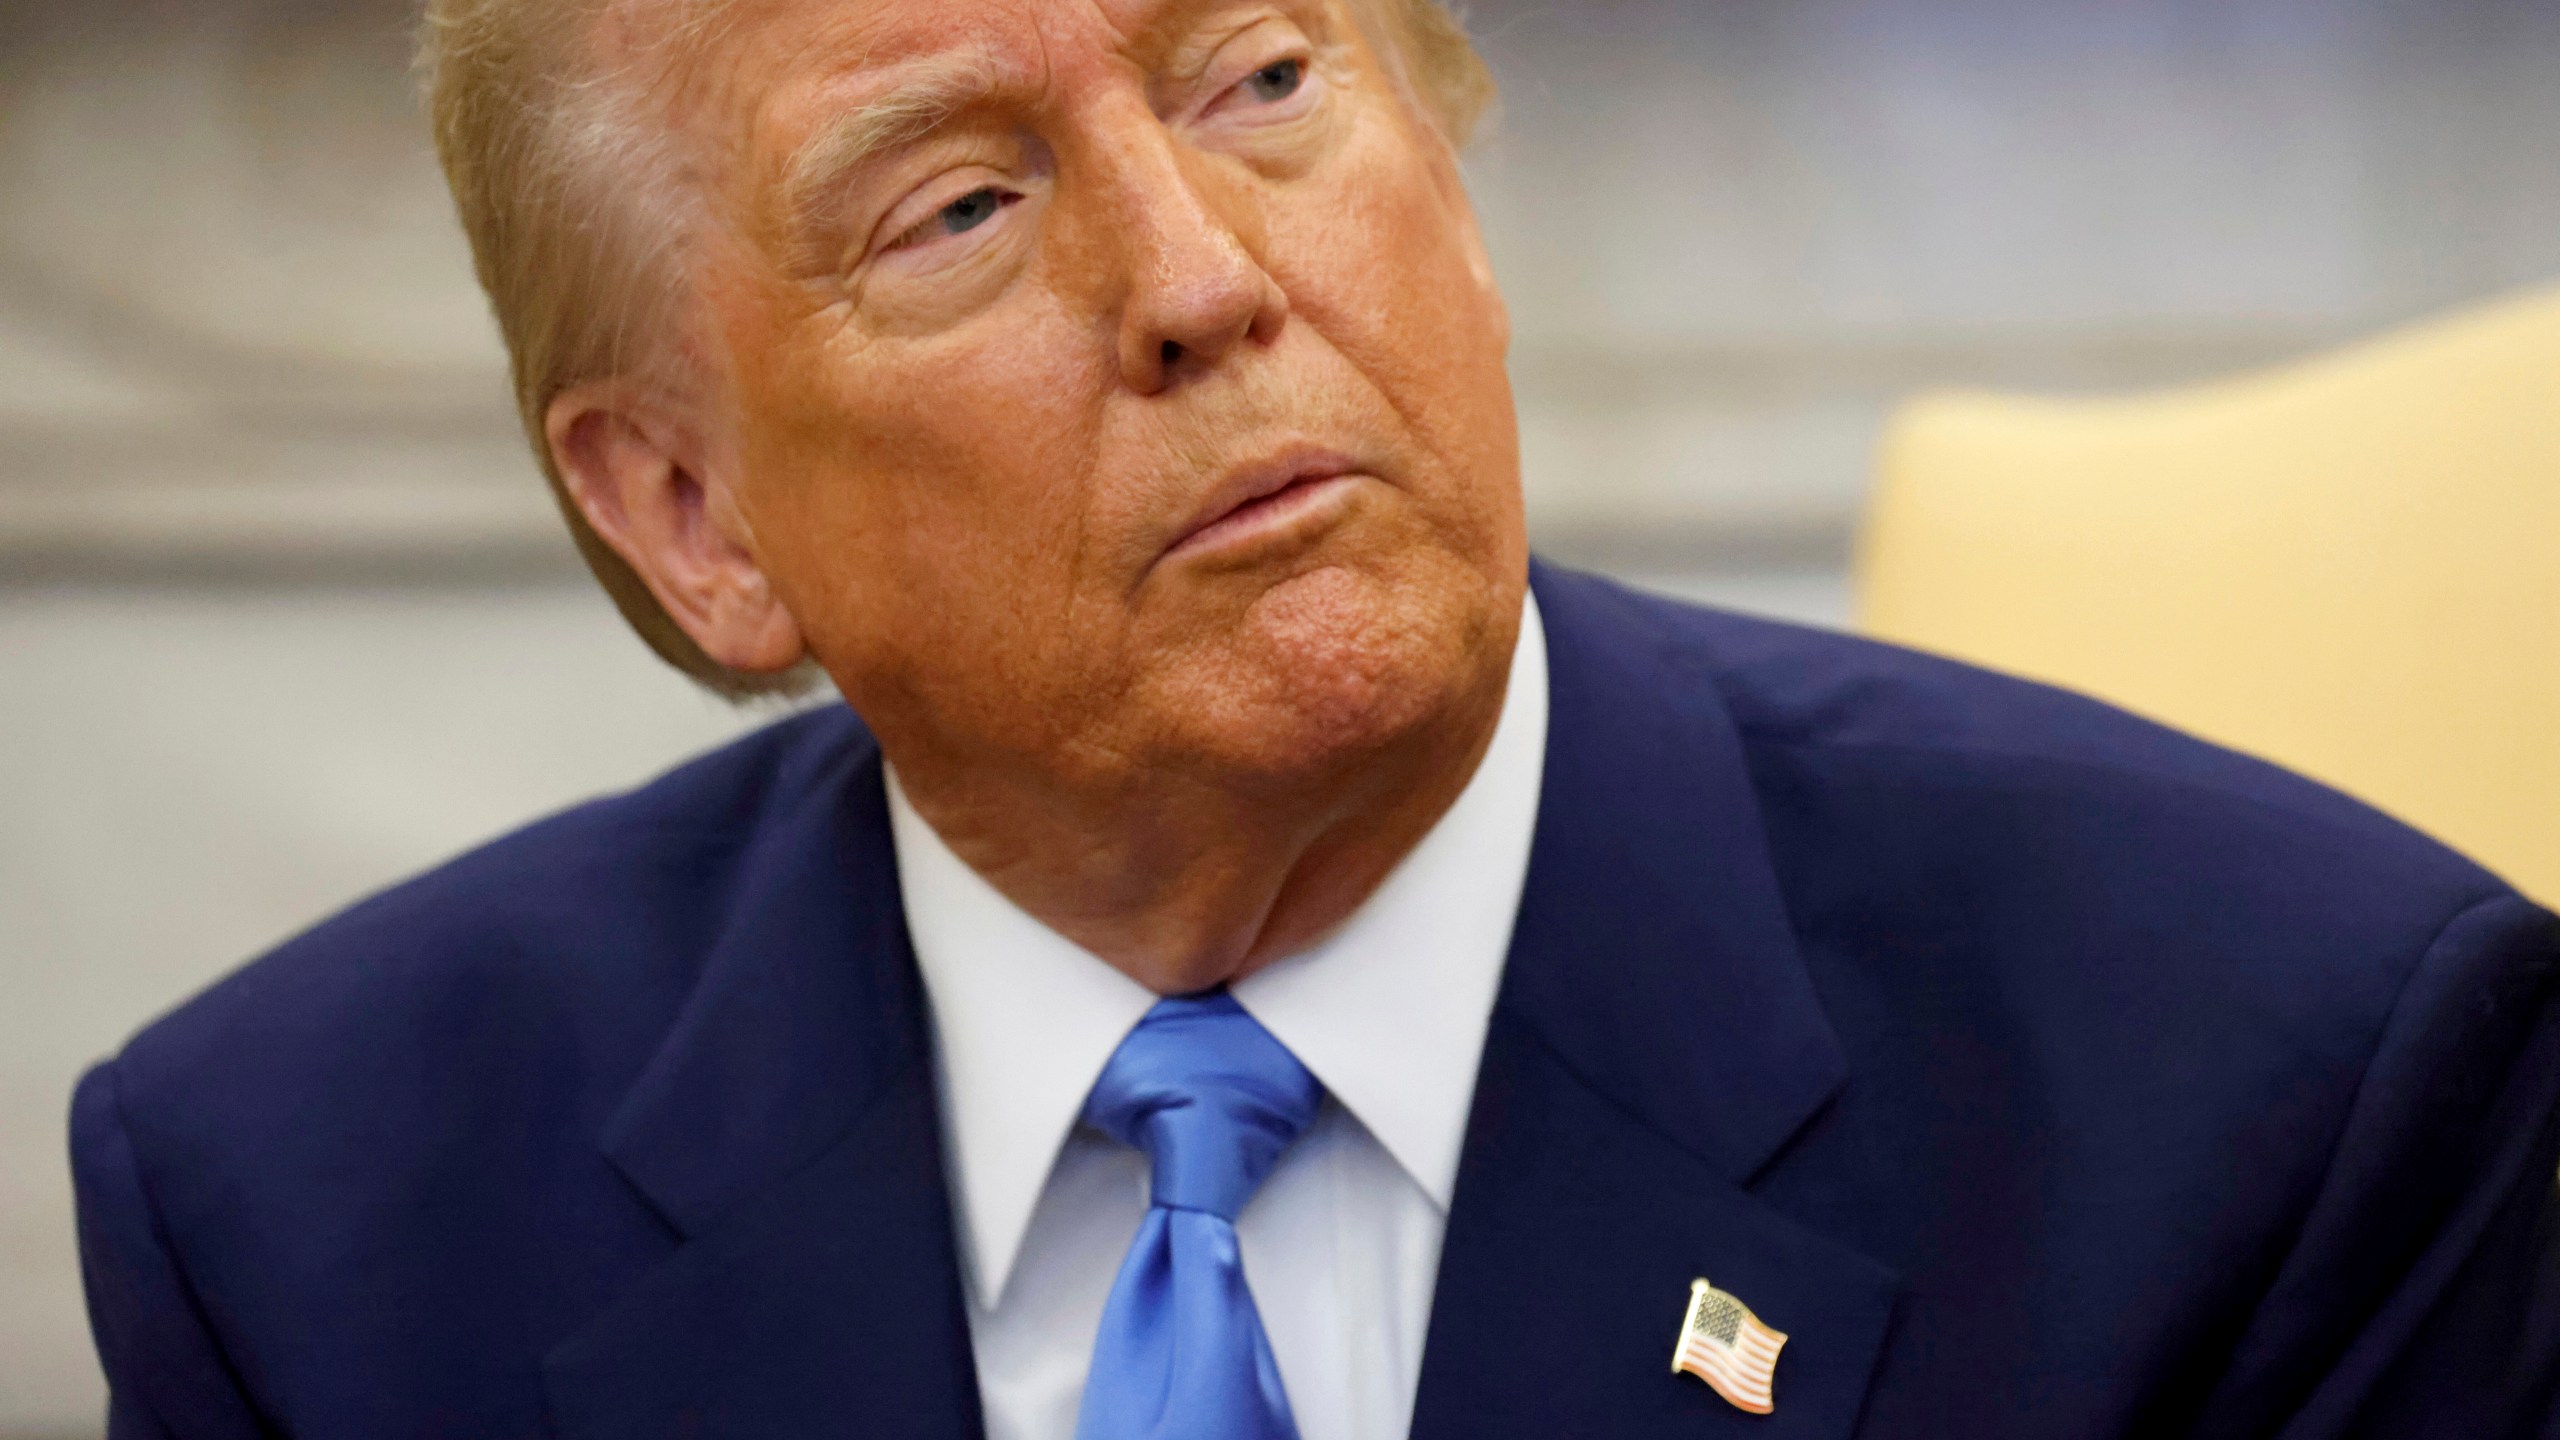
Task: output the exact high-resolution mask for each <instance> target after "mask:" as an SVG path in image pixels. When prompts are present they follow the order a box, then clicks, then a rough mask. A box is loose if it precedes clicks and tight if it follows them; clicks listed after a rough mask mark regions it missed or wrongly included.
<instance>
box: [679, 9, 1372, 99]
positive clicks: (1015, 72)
mask: <svg viewBox="0 0 2560 1440" xmlns="http://www.w3.org/2000/svg"><path fill="white" fill-rule="evenodd" d="M669 3H670V4H671V5H672V6H673V7H674V8H673V10H672V11H671V12H670V13H669V14H667V16H666V17H665V19H664V20H662V21H661V22H660V23H662V24H668V25H671V26H674V27H676V32H677V33H680V34H682V35H683V37H684V38H685V39H686V40H687V41H688V42H689V43H688V44H687V46H686V48H687V49H688V50H689V51H690V52H691V56H692V59H693V61H694V63H695V64H697V65H699V66H701V67H702V68H703V69H706V70H709V71H713V72H726V74H725V76H724V79H725V80H726V82H727V83H728V84H730V85H733V86H736V85H743V86H744V87H746V89H747V90H748V92H749V93H747V94H744V95H732V96H731V97H730V98H732V99H745V100H748V101H750V102H753V101H760V100H762V99H764V98H766V96H765V94H764V93H762V92H763V87H766V86H772V85H777V84H788V83H790V81H791V79H792V78H793V77H795V76H828V77H836V78H840V79H845V80H853V79H857V78H859V77H861V76H863V75H866V74H877V73H880V72H884V71H890V70H895V69H897V68H899V67H900V66H902V65H905V64H908V63H911V62H915V61H920V60H930V59H934V58H937V57H947V56H949V55H951V54H954V53H956V52H960V53H972V54H974V55H976V56H979V57H981V58H983V59H984V60H986V61H987V62H989V63H991V64H993V65H994V66H995V67H996V68H997V69H998V70H999V71H1000V72H1002V73H1004V75H1005V78H1007V79H1008V80H1021V79H1026V78H1031V77H1035V76H1036V77H1038V78H1039V79H1042V80H1045V81H1047V82H1049V83H1053V84H1056V83H1071V82H1072V81H1074V80H1076V79H1078V78H1089V77H1087V76H1085V75H1084V73H1083V72H1085V71H1087V70H1090V69H1091V68H1093V67H1094V66H1096V65H1097V64H1103V63H1108V62H1113V61H1117V62H1121V63H1124V64H1129V63H1134V64H1136V65H1139V66H1141V67H1144V66H1147V65H1148V64H1149V63H1150V62H1153V61H1156V60H1160V59H1161V58H1163V52H1165V51H1167V50H1169V49H1171V48H1173V47H1175V46H1177V45H1178V44H1179V43H1180V40H1181V38H1182V37H1183V36H1184V35H1185V34H1187V33H1188V32H1189V31H1191V30H1192V29H1194V28H1196V27H1197V26H1198V25H1200V24H1201V23H1202V22H1204V21H1207V20H1209V19H1211V18H1213V17H1215V16H1217V15H1219V14H1221V13H1231V12H1236V11H1240V10H1246V9H1263V10H1280V11H1284V12H1292V11H1302V10H1317V9H1322V8H1323V4H1322V0H1263V3H1261V4H1258V5H1257V4H1252V3H1249V0H669Z"/></svg>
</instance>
